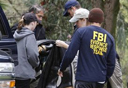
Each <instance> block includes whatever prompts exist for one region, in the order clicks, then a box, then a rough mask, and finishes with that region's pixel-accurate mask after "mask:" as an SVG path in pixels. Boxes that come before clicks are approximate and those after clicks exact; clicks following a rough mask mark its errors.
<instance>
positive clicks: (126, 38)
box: [116, 0, 128, 88]
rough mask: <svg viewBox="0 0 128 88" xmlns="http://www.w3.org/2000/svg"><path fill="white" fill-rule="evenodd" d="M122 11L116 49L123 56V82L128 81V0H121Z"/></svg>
mask: <svg viewBox="0 0 128 88" xmlns="http://www.w3.org/2000/svg"><path fill="white" fill-rule="evenodd" d="M120 3H121V4H120V11H119V14H118V18H117V31H116V49H117V52H118V53H119V56H120V58H121V66H122V72H123V83H124V88H126V85H127V84H126V83H127V82H128V54H127V53H128V18H127V16H128V10H127V9H128V6H127V4H128V1H127V0H120Z"/></svg>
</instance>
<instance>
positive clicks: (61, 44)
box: [56, 40, 65, 47]
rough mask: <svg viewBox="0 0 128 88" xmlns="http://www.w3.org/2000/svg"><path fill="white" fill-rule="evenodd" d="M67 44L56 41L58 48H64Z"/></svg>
mask: <svg viewBox="0 0 128 88" xmlns="http://www.w3.org/2000/svg"><path fill="white" fill-rule="evenodd" d="M64 44H65V42H64V41H61V40H56V46H59V47H63V46H64Z"/></svg>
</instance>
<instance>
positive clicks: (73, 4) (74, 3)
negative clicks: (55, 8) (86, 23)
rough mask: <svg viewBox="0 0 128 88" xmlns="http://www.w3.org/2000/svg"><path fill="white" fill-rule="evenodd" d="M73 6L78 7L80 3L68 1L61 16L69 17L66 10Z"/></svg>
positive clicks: (72, 0) (73, 0)
mask: <svg viewBox="0 0 128 88" xmlns="http://www.w3.org/2000/svg"><path fill="white" fill-rule="evenodd" d="M75 5H80V3H79V2H78V1H76V0H68V1H67V2H66V3H65V5H64V9H65V11H64V13H63V16H69V13H68V9H70V8H71V7H72V6H75Z"/></svg>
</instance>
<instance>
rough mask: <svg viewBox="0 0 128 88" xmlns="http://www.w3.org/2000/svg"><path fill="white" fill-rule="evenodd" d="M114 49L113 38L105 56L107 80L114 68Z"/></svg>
mask: <svg viewBox="0 0 128 88" xmlns="http://www.w3.org/2000/svg"><path fill="white" fill-rule="evenodd" d="M115 60H116V50H115V43H114V39H113V42H112V46H111V48H110V52H109V53H108V57H107V80H108V79H109V78H110V77H111V76H112V74H113V72H114V68H115Z"/></svg>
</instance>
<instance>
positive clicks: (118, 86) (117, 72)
mask: <svg viewBox="0 0 128 88" xmlns="http://www.w3.org/2000/svg"><path fill="white" fill-rule="evenodd" d="M109 82H110V84H111V87H112V88H123V81H122V71H121V68H120V65H119V63H118V61H117V59H116V64H115V69H114V73H113V75H112V76H111V77H110V79H109Z"/></svg>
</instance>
